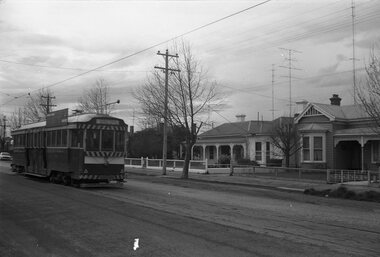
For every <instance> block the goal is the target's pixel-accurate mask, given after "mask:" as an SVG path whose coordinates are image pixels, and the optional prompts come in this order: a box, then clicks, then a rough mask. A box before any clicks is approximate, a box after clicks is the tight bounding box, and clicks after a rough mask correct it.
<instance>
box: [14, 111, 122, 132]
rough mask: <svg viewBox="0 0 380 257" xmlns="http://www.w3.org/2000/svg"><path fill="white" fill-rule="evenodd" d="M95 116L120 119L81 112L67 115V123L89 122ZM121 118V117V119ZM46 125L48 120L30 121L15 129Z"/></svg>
mask: <svg viewBox="0 0 380 257" xmlns="http://www.w3.org/2000/svg"><path fill="white" fill-rule="evenodd" d="M93 118H112V119H119V118H115V117H112V116H109V115H107V114H96V113H84V114H79V115H74V116H69V117H67V123H69V124H70V123H77V122H79V123H84V122H89V121H90V120H92V119H93ZM119 120H120V119H119ZM45 126H46V121H40V122H35V123H29V124H25V125H22V126H21V127H19V128H17V129H15V130H14V131H18V130H25V129H33V128H40V127H45Z"/></svg>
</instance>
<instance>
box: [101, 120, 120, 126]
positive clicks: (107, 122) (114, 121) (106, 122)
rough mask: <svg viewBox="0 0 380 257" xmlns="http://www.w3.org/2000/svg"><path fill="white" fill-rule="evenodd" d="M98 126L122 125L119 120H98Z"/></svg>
mask: <svg viewBox="0 0 380 257" xmlns="http://www.w3.org/2000/svg"><path fill="white" fill-rule="evenodd" d="M96 124H101V125H120V122H119V121H118V120H110V119H96Z"/></svg>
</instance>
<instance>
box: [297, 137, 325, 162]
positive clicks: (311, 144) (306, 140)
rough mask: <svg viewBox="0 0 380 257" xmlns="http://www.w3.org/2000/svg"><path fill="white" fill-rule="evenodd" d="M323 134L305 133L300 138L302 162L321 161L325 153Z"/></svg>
mask: <svg viewBox="0 0 380 257" xmlns="http://www.w3.org/2000/svg"><path fill="white" fill-rule="evenodd" d="M323 142H324V136H323V135H307V136H303V138H302V160H303V161H304V162H323V161H324V159H325V158H324V155H325V147H324V143H323Z"/></svg>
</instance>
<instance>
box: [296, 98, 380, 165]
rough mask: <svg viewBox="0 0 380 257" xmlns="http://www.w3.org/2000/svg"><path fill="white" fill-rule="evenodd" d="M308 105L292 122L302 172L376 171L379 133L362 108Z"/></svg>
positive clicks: (379, 155)
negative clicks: (331, 170) (294, 127)
mask: <svg viewBox="0 0 380 257" xmlns="http://www.w3.org/2000/svg"><path fill="white" fill-rule="evenodd" d="M341 100H342V99H341V98H340V97H339V96H338V95H336V94H334V95H333V96H332V97H331V98H330V104H321V103H308V104H307V105H306V106H305V108H304V109H303V111H302V112H301V113H300V114H299V115H298V116H297V117H296V118H295V120H294V122H295V124H296V126H297V130H298V132H299V134H300V136H301V137H300V138H301V146H302V148H301V149H300V151H299V158H298V160H299V166H300V167H303V168H322V169H350V170H378V169H379V166H380V130H379V128H378V127H376V125H375V122H374V121H373V119H372V118H371V117H370V116H369V115H368V114H367V113H366V111H365V109H364V107H363V106H362V105H359V104H356V105H345V106H341Z"/></svg>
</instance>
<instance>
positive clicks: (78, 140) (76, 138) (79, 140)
mask: <svg viewBox="0 0 380 257" xmlns="http://www.w3.org/2000/svg"><path fill="white" fill-rule="evenodd" d="M70 132H71V147H78V148H82V147H83V131H82V130H79V129H78V130H77V129H74V130H71V131H70Z"/></svg>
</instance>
